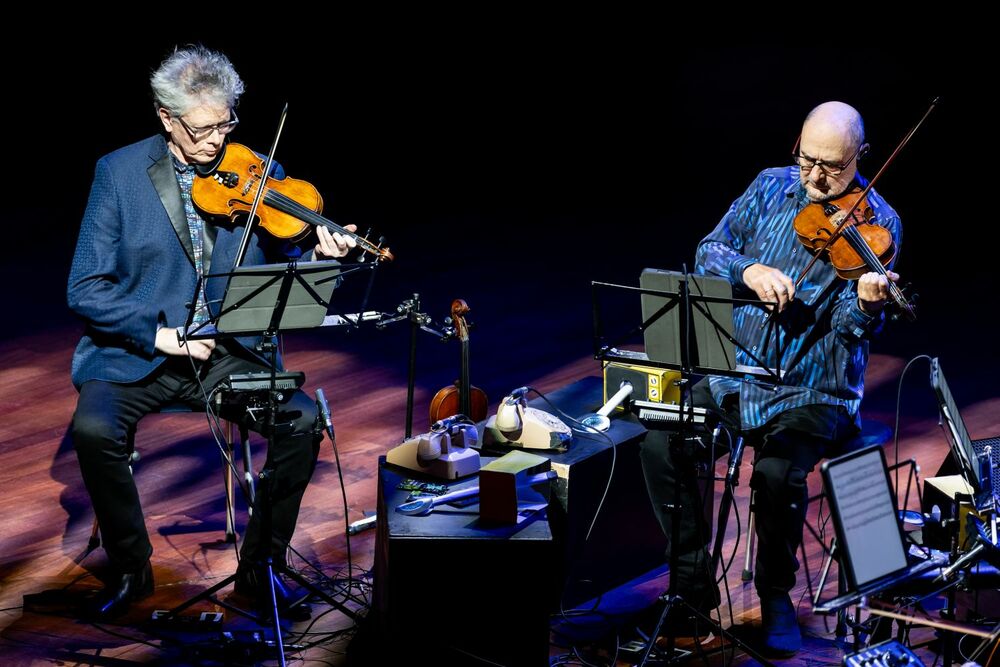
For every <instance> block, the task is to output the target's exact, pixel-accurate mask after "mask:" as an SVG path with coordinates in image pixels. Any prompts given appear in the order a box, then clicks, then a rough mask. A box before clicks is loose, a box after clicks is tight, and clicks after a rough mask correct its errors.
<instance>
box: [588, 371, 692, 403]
mask: <svg viewBox="0 0 1000 667" xmlns="http://www.w3.org/2000/svg"><path fill="white" fill-rule="evenodd" d="M680 378H681V374H680V372H679V371H671V370H667V369H665V368H653V367H651V366H636V365H632V364H624V363H618V362H611V363H609V364H607V365H606V366H605V367H604V402H605V403H606V402H607V400H608V398H609V397H610V396H613V395H614V394H615V392H616V391H618V388H619V387H620V386H621V383H622V382H631V383H632V387H633V390H632V395H631V396H630V397H629V398H628V399H626V401H625V404H627V403H629V402H630V401H650V402H652V403H677V402H678V401H680V400H681V390H680V387H678V386H677V381H678V380H680ZM625 404H622V405H620V406H618V407H617V408H615V409H616V410H624V409H626V405H625Z"/></svg>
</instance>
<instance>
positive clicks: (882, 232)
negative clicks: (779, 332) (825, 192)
mask: <svg viewBox="0 0 1000 667" xmlns="http://www.w3.org/2000/svg"><path fill="white" fill-rule="evenodd" d="M868 190H870V186H869V188H866V189H865V190H862V189H861V188H860V187H859V186H856V185H855V186H854V187H852V188H850V189H848V191H847V192H846V193H845V194H842V195H841V196H840V197H837V198H835V199H830V200H827V201H823V202H813V203H811V204H808V205H806V207H805V208H803V209H802V210H801V211H799V214H798V215H796V216H795V221H794V223H793V225H794V227H795V234H796V235H797V236H798V239H799V241H800V242H801V243H802V245H803V246H805V247H806V249H808V250H809V252H811V253H813V259H812V261H810V263H809V265H808V266H806V268H805V269H804V270H803V271H802V275H800V276H799V279H798V281H796V287H798V284H799V283H801V282H802V279H803V278H804V277H805V274H806V273H807V272H808V271H809V269H810V268H811V267H812V265H813V263H815V261H816V260H817V259H818V258H819V257H820V256H822V255H824V254H825V256H826V258H827V259H828V260H829V261H830V264H831V266H833V269H834V271H835V272H836V273H837V276H839V277H840V278H843V279H844V280H857V279H858V278H860V277H861V276H863V275H864V274H866V273H868V272H870V271H874V272H875V273H879V274H881V275H883V276H886V280H887V281H888V285H889V296H890V297H891V298H892V301H893V302H894V303H895V304H896V306H897V307H898V308H899V312H900V313H901V314H902V315H904V316H905V317H906V319H908V320H909V321H911V322H912V321H914V320H916V319H917V315H916V311H915V310H914V308H913V305H912V304H911V303H910V302H909V301H907V299H906V295H905V294H903V290H902V289H900V288H899V286H897V285H896V283H894V282H893V281H892V280H891V279H889V277H888V274H887V271H886V267H888V266H889V264H890V262H892V260H893V258H895V257H896V244H895V243H894V242H893V240H892V233H891V232H889V230H888V229H886V228H885V227H883V226H881V225H879V224H878V223H876V222H875V213H874V212H873V211H872V210H871V207H869V206H868V200H867V199H866V198H865V195H866V194H867V192H868ZM845 210H846V213H845Z"/></svg>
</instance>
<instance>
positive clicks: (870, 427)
mask: <svg viewBox="0 0 1000 667" xmlns="http://www.w3.org/2000/svg"><path fill="white" fill-rule="evenodd" d="M891 439H892V429H891V428H889V427H888V426H886V425H885V424H883V423H882V422H877V421H870V420H864V419H863V420H862V421H861V432H860V433H858V434H857V435H856V436H854V437H853V438H851V439H849V440H844V441H843V442H841V443H839V444H840V447H839V454H847V453H849V452H856V451H858V450H859V449H864V448H865V447H870V446H872V445H878V446H879V447H881V446H882V445H884V444H886V443H887V442H889V441H890V440H891ZM755 494H756V492H755V491H752V490H751V491H750V520H749V522H748V523H747V550H746V556H745V558H744V561H743V573H742V574H741V575H740V579H741V580H742V581H753V563H754V548H755V541H756V537H757V535H756V527H755V526H754V514H755V512H754V495H755Z"/></svg>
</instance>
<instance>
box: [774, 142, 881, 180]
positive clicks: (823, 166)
mask: <svg viewBox="0 0 1000 667" xmlns="http://www.w3.org/2000/svg"><path fill="white" fill-rule="evenodd" d="M798 148H799V142H797V141H796V142H795V150H794V151H792V159H794V160H795V164H797V165H799V169H801V170H802V171H812V169H813V167H819V168H820V171H822V172H823V173H824V174H826V175H827V176H839V175H840V174H841V172H843V171H844V170H845V169H847V168H848V167H849V166H850V165H851V163H852V162H854V161H855V160H857V159H858V158H859V157H860V156H861V155H863V154H864V153H867V152H868V144H866V143H862V144H861V145H860V146H858V150H856V151H854V155H852V156H851V158H850V159H849V160H848V161H847V162H844V163H843V164H837V163H836V162H824V161H823V160H817V159H816V158H814V157H810V156H808V155H806V154H804V153H803V152H802V151H800V150H799V149H798Z"/></svg>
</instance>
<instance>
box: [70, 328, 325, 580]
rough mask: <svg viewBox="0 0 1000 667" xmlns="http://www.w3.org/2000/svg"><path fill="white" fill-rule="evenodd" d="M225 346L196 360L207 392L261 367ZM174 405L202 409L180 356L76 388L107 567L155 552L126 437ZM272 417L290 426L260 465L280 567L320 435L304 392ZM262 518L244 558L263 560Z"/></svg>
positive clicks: (255, 425) (87, 477)
mask: <svg viewBox="0 0 1000 667" xmlns="http://www.w3.org/2000/svg"><path fill="white" fill-rule="evenodd" d="M229 348H230V349H231V350H232V351H229V349H227V346H226V345H225V344H220V345H219V347H217V348H216V349H215V350H214V351H213V353H212V356H211V358H210V359H209V360H208V361H207V362H197V361H196V362H195V364H197V365H198V367H199V372H198V377H200V379H201V383H202V386H204V388H205V389H206V391H208V392H211V391H212V389H213V388H214V387H215V386H216V385H217V384H218V383H219V382H220V381H222V380H223V379H225V378H226V377H227V376H228V375H230V374H231V373H245V372H251V371H263V370H266V367H265V366H264V365H263V364H261V363H260V362H259V361H257V360H256V359H255V358H253V357H252V356H251V355H250V354H249V353H247V352H245V351H244V350H242V348H239V346H237V345H235V344H232V345H230V346H229ZM178 402H180V403H185V404H188V405H190V406H191V407H192V408H193V409H196V410H204V407H205V401H204V397H203V395H202V390H201V388H200V387H199V385H198V382H197V380H196V377H195V372H194V370H193V369H192V367H191V361H190V360H189V359H188V358H186V357H171V358H170V359H168V360H167V361H166V362H164V363H163V364H162V365H161V366H160V368H158V369H157V370H156V371H155V372H153V373H152V374H151V375H150V376H149V377H146V378H144V379H143V380H140V381H139V382H135V383H132V384H118V383H113V382H104V381H101V380H92V381H89V382H85V383H84V384H83V386H82V387H80V398H79V400H78V401H77V406H76V413H75V414H74V416H73V428H72V432H73V445H74V448H75V449H76V454H77V458H78V460H79V462H80V470H81V472H82V474H83V481H84V484H85V485H86V487H87V491H88V493H89V494H90V499H91V502H92V503H93V505H94V512H95V513H96V515H97V520H98V523H99V524H100V526H101V537H102V541H103V543H104V549H105V551H106V552H107V554H108V559H109V560H110V561H111V564H112V565H113V566H114V567H115V568H116V569H118V570H119V571H121V572H135V571H137V570H139V569H140V568H142V566H143V565H144V564H145V562H146V561H147V560H148V559H149V557H150V555H151V554H152V552H153V547H152V545H151V544H150V541H149V535H148V533H147V532H146V524H145V520H144V519H143V513H142V507H141V506H140V503H139V494H138V492H137V490H136V486H135V480H134V479H133V477H132V474H131V472H130V471H129V461H128V452H127V450H126V449H127V448H126V442H127V434H128V432H129V429H130V428H131V427H132V426H134V425H135V424H136V423H137V422H138V421H139V420H140V419H142V417H143V416H145V415H147V414H149V413H150V412H153V411H155V410H156V409H157V408H159V407H161V406H163V405H166V404H169V403H178ZM221 416H222V417H224V418H226V419H229V420H231V421H235V422H237V423H242V424H245V425H247V426H248V427H249V428H251V429H252V430H254V431H258V432H260V431H261V429H262V427H263V426H264V425H263V424H262V423H259V422H257V421H255V420H254V419H251V418H250V417H249V415H247V414H246V411H245V410H238V411H237V410H236V409H235V408H233V409H228V410H227V409H223V411H222V414H221ZM276 421H277V423H278V424H281V423H282V422H290V423H291V428H290V429H289V431H288V432H286V433H285V434H283V435H279V436H278V437H277V439H276V441H275V446H274V447H273V448H271V449H269V451H268V452H267V461H266V463H265V464H264V466H265V469H267V470H274V471H276V472H275V474H274V476H273V479H272V480H271V500H272V527H273V533H272V534H273V540H272V553H271V555H272V556H273V558H274V562H275V563H276V564H278V565H279V566H281V565H283V564H284V557H285V550H286V549H287V547H288V542H289V541H290V540H291V537H292V532H293V531H294V530H295V522H296V519H297V518H298V513H299V504H300V503H301V501H302V495H303V493H304V492H305V490H306V485H307V484H308V483H309V479H310V478H311V477H312V474H313V470H314V469H315V467H316V459H317V456H318V454H319V443H320V442H321V440H322V433H321V432H320V431H319V430H318V428H317V427H316V422H317V420H316V404H315V402H314V401H313V400H312V399H310V398H309V397H308V396H307V395H306V394H304V393H302V392H294V393H293V395H292V396H291V398H290V399H289V400H288V401H287V402H285V403H282V404H280V409H279V413H278V417H277V420H276ZM260 523H261V512H254V513H253V516H252V517H251V519H250V521H249V523H248V525H247V530H246V534H245V536H244V539H243V545H242V547H241V549H240V553H241V555H242V557H244V558H250V559H252V560H262V559H263V558H264V557H266V553H265V551H266V549H264V548H263V547H264V546H266V543H263V542H262V540H261V534H260V533H261V526H260Z"/></svg>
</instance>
